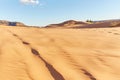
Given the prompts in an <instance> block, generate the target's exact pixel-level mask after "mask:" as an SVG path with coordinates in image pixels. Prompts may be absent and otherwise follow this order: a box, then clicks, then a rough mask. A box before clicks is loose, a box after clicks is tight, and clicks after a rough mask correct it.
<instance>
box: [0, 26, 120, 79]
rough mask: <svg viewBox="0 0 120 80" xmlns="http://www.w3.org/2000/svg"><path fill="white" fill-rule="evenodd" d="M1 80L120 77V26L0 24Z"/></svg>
mask: <svg viewBox="0 0 120 80" xmlns="http://www.w3.org/2000/svg"><path fill="white" fill-rule="evenodd" d="M0 80H120V28H103V29H102V28H99V29H98V28H97V29H96V28H92V29H39V28H26V27H0Z"/></svg>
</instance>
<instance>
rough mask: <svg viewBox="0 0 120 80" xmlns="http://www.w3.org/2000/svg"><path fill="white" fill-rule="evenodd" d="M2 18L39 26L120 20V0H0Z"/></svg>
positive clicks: (0, 17) (0, 15)
mask: <svg viewBox="0 0 120 80" xmlns="http://www.w3.org/2000/svg"><path fill="white" fill-rule="evenodd" d="M35 1H38V2H39V3H38V2H37V3H36V2H35ZM0 19H1V20H10V21H20V22H23V23H25V24H28V25H39V26H42V25H47V24H51V23H59V22H63V21H66V20H83V21H84V20H86V19H91V20H106V19H120V0H0Z"/></svg>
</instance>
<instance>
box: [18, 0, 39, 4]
mask: <svg viewBox="0 0 120 80" xmlns="http://www.w3.org/2000/svg"><path fill="white" fill-rule="evenodd" d="M20 2H21V3H23V4H32V5H38V4H39V0H20Z"/></svg>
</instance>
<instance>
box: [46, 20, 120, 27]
mask: <svg viewBox="0 0 120 80" xmlns="http://www.w3.org/2000/svg"><path fill="white" fill-rule="evenodd" d="M106 27H110V28H111V27H120V20H119V19H116V20H103V21H91V22H82V21H75V20H69V21H65V22H62V23H58V24H50V25H48V26H45V28H106Z"/></svg>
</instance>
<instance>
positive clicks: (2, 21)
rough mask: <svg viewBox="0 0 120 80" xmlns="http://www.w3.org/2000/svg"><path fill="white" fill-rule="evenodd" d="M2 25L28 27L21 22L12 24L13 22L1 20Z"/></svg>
mask: <svg viewBox="0 0 120 80" xmlns="http://www.w3.org/2000/svg"><path fill="white" fill-rule="evenodd" d="M0 25H5V26H20V27H24V26H27V25H25V24H24V23H21V22H11V21H6V20H0Z"/></svg>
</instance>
